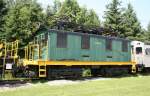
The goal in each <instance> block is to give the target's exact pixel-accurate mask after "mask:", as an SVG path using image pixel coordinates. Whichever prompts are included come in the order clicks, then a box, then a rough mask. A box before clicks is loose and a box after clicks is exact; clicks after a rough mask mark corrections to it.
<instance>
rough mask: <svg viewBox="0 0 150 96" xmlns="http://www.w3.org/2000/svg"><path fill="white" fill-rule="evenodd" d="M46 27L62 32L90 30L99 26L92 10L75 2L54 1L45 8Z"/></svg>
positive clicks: (68, 0)
mask: <svg viewBox="0 0 150 96" xmlns="http://www.w3.org/2000/svg"><path fill="white" fill-rule="evenodd" d="M46 12H47V19H46V20H47V21H46V25H48V27H50V28H58V29H64V30H73V31H76V30H78V29H81V30H83V29H84V30H85V29H86V30H90V29H92V28H97V27H99V26H100V20H99V18H98V16H97V14H96V13H95V11H94V10H87V8H85V7H83V8H82V7H80V6H79V4H78V2H77V1H76V0H65V1H64V2H62V3H61V2H60V1H59V0H55V1H54V6H48V8H47V11H46Z"/></svg>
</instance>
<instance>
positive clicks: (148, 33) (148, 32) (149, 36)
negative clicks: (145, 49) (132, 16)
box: [144, 23, 150, 44]
mask: <svg viewBox="0 0 150 96" xmlns="http://www.w3.org/2000/svg"><path fill="white" fill-rule="evenodd" d="M144 37H145V42H146V43H149V44H150V23H148V26H147V30H146V32H145V35H144Z"/></svg>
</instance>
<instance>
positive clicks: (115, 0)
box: [104, 0, 122, 36]
mask: <svg viewBox="0 0 150 96" xmlns="http://www.w3.org/2000/svg"><path fill="white" fill-rule="evenodd" d="M120 6H121V2H120V1H119V0H112V2H111V3H110V4H108V5H107V6H106V11H105V16H104V19H105V21H104V27H105V28H106V29H112V30H113V31H114V32H115V34H117V35H118V36H119V35H120V34H121V32H122V26H121V22H122V13H121V8H120ZM109 34H112V33H109Z"/></svg>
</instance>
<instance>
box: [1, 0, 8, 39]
mask: <svg viewBox="0 0 150 96" xmlns="http://www.w3.org/2000/svg"><path fill="white" fill-rule="evenodd" d="M6 13H7V8H6V4H5V2H4V0H0V37H1V36H2V35H3V33H4V23H5V18H4V17H5V15H6Z"/></svg>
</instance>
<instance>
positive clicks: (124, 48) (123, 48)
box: [122, 41, 128, 52]
mask: <svg viewBox="0 0 150 96" xmlns="http://www.w3.org/2000/svg"><path fill="white" fill-rule="evenodd" d="M122 51H123V52H128V42H127V41H122Z"/></svg>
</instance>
